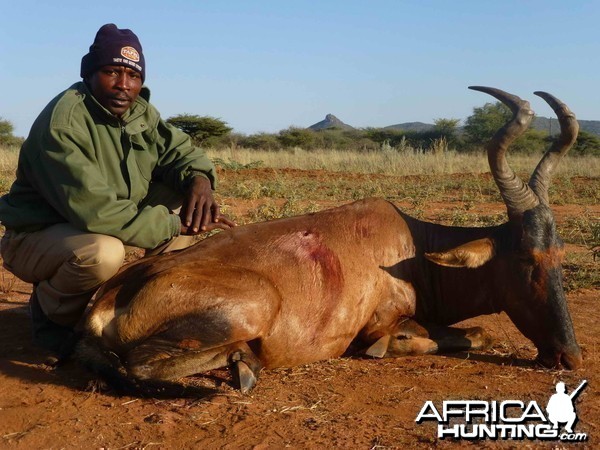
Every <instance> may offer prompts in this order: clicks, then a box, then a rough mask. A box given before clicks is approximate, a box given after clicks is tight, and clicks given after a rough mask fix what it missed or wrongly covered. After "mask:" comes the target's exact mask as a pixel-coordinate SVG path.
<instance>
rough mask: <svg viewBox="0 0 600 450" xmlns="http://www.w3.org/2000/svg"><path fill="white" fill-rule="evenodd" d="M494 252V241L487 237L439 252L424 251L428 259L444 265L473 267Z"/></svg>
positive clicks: (490, 256) (491, 256) (486, 259)
mask: <svg viewBox="0 0 600 450" xmlns="http://www.w3.org/2000/svg"><path fill="white" fill-rule="evenodd" d="M495 254H496V246H495V244H494V241H493V240H492V239H489V238H484V239H477V240H475V241H471V242H467V243H466V244H463V245H459V246H458V247H455V248H453V249H450V250H448V251H445V252H440V253H425V258H427V259H428V260H429V261H431V262H434V263H436V264H439V265H440V266H445V267H466V268H468V269H475V268H477V267H481V266H483V265H484V264H485V263H486V262H488V261H489V260H490V259H492V258H493V257H494V255H495Z"/></svg>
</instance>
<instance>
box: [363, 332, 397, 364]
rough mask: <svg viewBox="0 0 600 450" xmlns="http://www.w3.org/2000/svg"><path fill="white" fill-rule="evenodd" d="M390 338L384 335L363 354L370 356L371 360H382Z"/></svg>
mask: <svg viewBox="0 0 600 450" xmlns="http://www.w3.org/2000/svg"><path fill="white" fill-rule="evenodd" d="M390 337H391V336H390V335H389V334H386V335H385V336H382V337H380V338H379V339H377V341H375V343H374V344H373V345H371V346H370V347H369V348H368V349H367V350H366V351H365V354H366V355H369V356H372V357H373V358H383V357H384V356H385V354H386V352H387V349H388V345H389V343H390Z"/></svg>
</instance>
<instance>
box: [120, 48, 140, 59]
mask: <svg viewBox="0 0 600 450" xmlns="http://www.w3.org/2000/svg"><path fill="white" fill-rule="evenodd" d="M121 56H123V58H127V59H129V60H131V61H135V62H139V60H140V54H139V53H138V51H137V50H136V49H135V48H133V47H123V48H122V49H121Z"/></svg>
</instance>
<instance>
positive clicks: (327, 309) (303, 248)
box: [277, 230, 344, 323]
mask: <svg viewBox="0 0 600 450" xmlns="http://www.w3.org/2000/svg"><path fill="white" fill-rule="evenodd" d="M277 245H278V246H279V248H281V249H282V250H284V251H285V252H287V253H292V254H294V255H295V256H296V258H297V259H298V260H299V266H300V267H302V263H303V262H304V263H306V262H310V263H311V264H310V265H311V266H312V267H309V268H306V266H305V268H304V270H306V269H308V270H310V271H311V272H312V273H313V275H314V277H315V281H316V282H320V285H321V289H322V290H323V294H324V295H323V297H322V300H323V303H322V304H323V309H322V314H321V323H327V322H328V321H329V320H330V318H331V315H332V314H333V309H334V308H335V305H336V302H337V299H338V298H339V296H340V295H341V293H342V289H343V286H344V275H343V273H342V266H341V263H340V260H339V258H338V256H337V254H336V253H335V252H334V251H333V250H332V249H331V248H329V247H328V246H327V245H326V244H325V242H323V239H322V238H321V235H320V233H319V232H318V231H312V230H305V231H299V232H295V233H292V234H288V235H286V236H282V237H281V238H280V239H279V240H278V242H277Z"/></svg>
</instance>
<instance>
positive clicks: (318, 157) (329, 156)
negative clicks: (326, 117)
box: [207, 148, 600, 177]
mask: <svg viewBox="0 0 600 450" xmlns="http://www.w3.org/2000/svg"><path fill="white" fill-rule="evenodd" d="M207 154H208V156H209V157H210V158H213V159H220V160H222V161H225V162H226V163H230V164H232V165H233V166H239V167H240V168H243V167H252V166H256V165H261V166H262V167H271V168H274V169H282V168H291V169H302V170H327V171H331V172H354V173H382V174H390V175H430V174H454V173H483V172H488V171H489V166H488V162H487V158H486V156H485V155H484V154H482V153H468V154H465V153H456V152H427V153H422V152H418V151H414V150H410V149H408V150H404V151H400V152H399V151H396V150H393V149H391V150H382V151H378V152H356V151H340V150H317V151H306V150H302V149H299V148H297V149H293V150H289V151H277V152H274V151H266V150H249V149H240V148H227V149H209V150H208V151H207ZM539 159H540V157H539V156H527V155H511V156H510V164H511V166H512V167H513V168H514V170H515V171H517V172H524V173H531V171H532V170H533V168H534V167H535V166H536V165H537V163H538V161H539ZM599 173H600V158H596V157H591V156H590V157H571V158H568V163H565V162H563V164H561V165H560V166H559V167H558V169H557V171H556V173H555V174H554V176H555V177H561V176H568V177H572V176H584V177H597V176H598V174H599Z"/></svg>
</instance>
